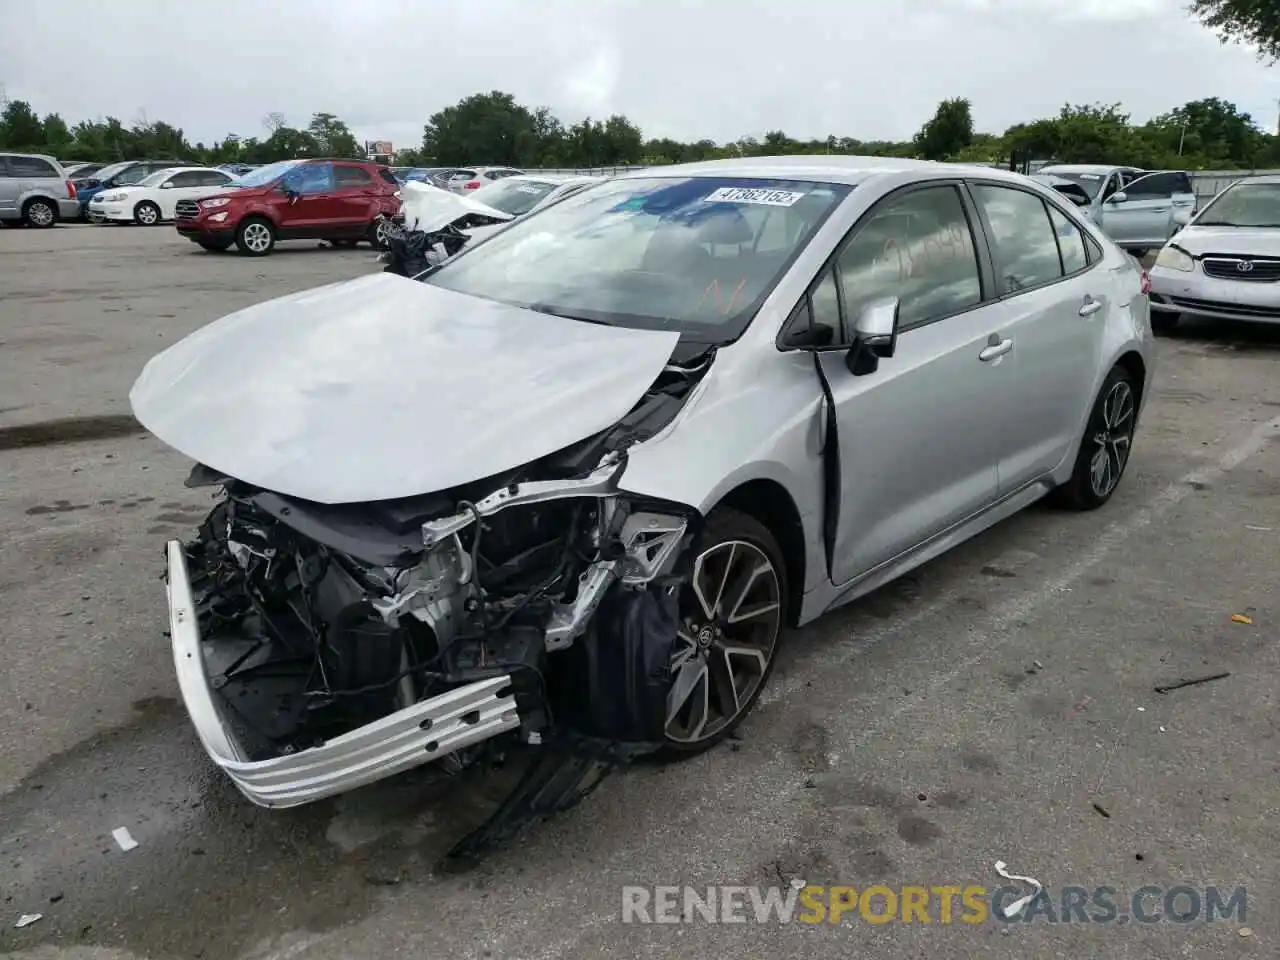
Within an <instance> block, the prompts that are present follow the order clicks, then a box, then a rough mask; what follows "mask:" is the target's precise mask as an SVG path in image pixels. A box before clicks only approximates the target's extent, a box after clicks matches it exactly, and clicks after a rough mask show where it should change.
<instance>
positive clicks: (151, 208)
mask: <svg viewBox="0 0 1280 960" xmlns="http://www.w3.org/2000/svg"><path fill="white" fill-rule="evenodd" d="M133 220H134V222H135V223H136V224H138V226H140V227H154V226H155V225H156V224H158V223H159V222H160V208H159V207H157V206H156V205H155V204H154V203H152V202H151V201H150V200H143V201H142V202H141V203H139V204H138V205H137V206H136V207H134V208H133Z"/></svg>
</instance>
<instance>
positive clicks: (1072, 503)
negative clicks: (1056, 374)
mask: <svg viewBox="0 0 1280 960" xmlns="http://www.w3.org/2000/svg"><path fill="white" fill-rule="evenodd" d="M1137 419H1138V385H1137V384H1136V383H1134V380H1133V377H1132V375H1130V373H1129V371H1128V370H1126V369H1125V368H1124V367H1122V366H1119V365H1118V364H1117V365H1116V366H1114V367H1112V368H1111V372H1110V373H1108V374H1107V378H1106V379H1105V380H1104V381H1102V389H1101V390H1099V391H1098V396H1097V399H1095V400H1094V402H1093V409H1092V410H1091V411H1090V412H1089V420H1088V423H1087V424H1086V425H1085V428H1084V436H1083V437H1081V438H1080V450H1079V452H1078V453H1077V454H1076V465H1075V469H1074V470H1073V471H1072V473H1071V479H1070V480H1068V481H1067V482H1066V483H1064V484H1063V485H1062V486H1060V487H1059V488H1058V489H1057V490H1055V491H1054V492H1053V502H1054V503H1055V504H1056V505H1057V506H1060V507H1065V508H1066V509H1068V510H1096V509H1098V507H1100V506H1102V505H1103V504H1104V503H1106V502H1107V501H1108V500H1110V499H1111V495H1112V494H1114V493H1115V492H1116V488H1117V487H1119V486H1120V481H1121V479H1123V477H1124V470H1125V467H1127V466H1128V465H1129V455H1130V453H1131V452H1132V450H1133V434H1134V428H1135V426H1136V424H1137Z"/></svg>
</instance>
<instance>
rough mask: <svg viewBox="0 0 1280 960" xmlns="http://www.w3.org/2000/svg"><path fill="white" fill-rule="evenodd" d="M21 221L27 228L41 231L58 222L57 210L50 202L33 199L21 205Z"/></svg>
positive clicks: (41, 198)
mask: <svg viewBox="0 0 1280 960" xmlns="http://www.w3.org/2000/svg"><path fill="white" fill-rule="evenodd" d="M22 219H23V221H24V222H25V223H26V224H27V225H28V226H32V227H39V228H40V229H42V230H43V229H46V228H48V227H52V226H53V225H54V224H56V223H57V222H58V208H57V207H55V206H54V205H53V202H52V201H51V200H46V199H44V198H43V197H34V198H32V199H30V200H28V201H27V202H26V203H24V204H23V205H22Z"/></svg>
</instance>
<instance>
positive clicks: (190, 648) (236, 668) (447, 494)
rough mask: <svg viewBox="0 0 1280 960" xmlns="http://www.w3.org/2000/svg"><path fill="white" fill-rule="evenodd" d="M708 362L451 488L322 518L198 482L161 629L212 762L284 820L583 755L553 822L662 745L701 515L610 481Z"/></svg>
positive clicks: (552, 776)
mask: <svg viewBox="0 0 1280 960" xmlns="http://www.w3.org/2000/svg"><path fill="white" fill-rule="evenodd" d="M708 362H709V361H708V360H706V359H705V358H704V360H703V362H702V364H701V365H700V366H697V367H694V368H690V369H681V368H676V367H672V368H669V371H668V373H666V374H664V377H663V379H662V380H660V382H659V383H658V384H655V387H654V389H653V390H652V391H650V393H649V394H648V395H647V396H646V398H645V399H644V400H643V401H642V402H641V403H640V404H639V405H638V406H637V407H636V408H635V409H634V410H633V411H632V413H631V414H630V415H628V417H627V418H625V419H624V420H623V421H622V422H620V423H619V424H617V425H615V427H613V428H612V429H611V430H609V431H606V432H605V433H603V434H600V435H597V436H593V437H591V438H589V439H587V440H585V441H582V442H581V443H579V444H575V445H574V446H573V447H571V448H569V449H567V450H561V451H558V452H557V453H555V454H553V455H550V456H548V457H545V458H543V459H542V460H539V461H537V462H536V463H533V464H529V465H526V466H525V467H522V468H520V469H518V470H514V471H511V472H509V473H508V474H506V475H503V476H500V477H490V478H486V479H484V480H481V481H477V482H475V483H472V484H468V485H466V486H465V487H463V488H458V489H453V490H448V491H444V492H441V493H433V494H428V495H424V496H421V497H412V498H408V499H402V500H396V501H379V502H373V503H364V504H339V505H324V504H318V503H314V502H310V501H305V500H300V499H297V498H294V497H289V496H285V495H282V494H279V493H275V492H272V491H269V490H263V489H260V488H256V487H253V486H251V485H248V484H245V483H243V482H241V481H239V480H236V479H235V478H231V477H226V476H221V475H219V474H218V473H217V472H216V471H213V470H210V469H208V468H206V467H203V466H197V467H196V468H195V469H194V470H193V471H192V476H191V478H190V479H189V480H188V485H190V486H216V487H220V488H221V490H220V494H219V498H218V502H217V504H216V506H215V507H214V509H213V510H212V512H211V513H210V514H209V516H208V518H207V519H206V520H205V522H204V523H203V525H202V526H201V528H200V530H199V532H198V535H197V536H196V537H195V538H194V539H193V540H192V541H190V542H187V543H182V542H179V541H176V540H175V541H170V542H169V543H168V544H167V546H166V554H167V570H168V596H169V616H170V629H171V639H172V646H173V656H174V662H175V666H176V669H177V673H178V679H179V683H180V686H181V690H182V695H183V698H184V700H185V702H186V705H187V708H188V711H189V713H190V716H191V719H192V721H193V723H194V725H195V727H196V729H197V732H198V735H199V737H200V739H201V741H202V742H203V744H204V746H205V748H206V750H207V751H208V753H209V755H210V757H212V759H213V760H214V762H215V763H217V764H218V766H219V767H221V768H222V769H223V770H224V771H225V772H226V773H227V775H228V776H229V777H230V778H231V779H232V780H233V781H234V782H235V784H236V786H237V787H238V788H239V789H240V790H241V791H242V792H243V793H244V794H245V796H247V797H248V798H249V799H250V800H252V801H253V802H254V803H256V804H259V805H261V806H265V807H288V806H296V805H299V804H304V803H308V802H311V801H315V800H319V799H321V798H324V797H328V796H332V795H335V794H339V793H343V792H346V791H348V790H351V789H354V788H356V787H359V786H362V785H365V784H368V783H371V782H373V781H376V780H380V779H382V778H385V777H387V776H391V775H393V774H396V773H399V772H401V771H404V770H407V769H410V768H412V767H417V766H420V765H422V764H427V763H432V762H439V763H442V764H445V765H446V766H447V767H448V769H449V770H450V771H456V770H459V769H461V768H463V767H466V766H470V765H472V764H474V763H476V762H478V761H480V760H482V759H483V758H484V757H485V756H486V754H489V753H493V752H500V751H504V750H507V749H510V748H511V747H513V746H515V745H518V744H523V745H525V746H531V745H533V746H536V745H542V746H543V747H547V746H552V745H559V746H560V747H561V748H563V747H564V745H565V744H566V743H569V742H571V741H572V742H573V743H575V744H577V745H578V746H577V747H575V748H573V749H574V750H577V752H578V758H579V759H581V757H582V756H584V755H587V754H589V755H590V756H591V758H592V764H593V765H594V773H591V774H590V775H584V776H583V777H581V778H579V780H578V781H575V784H572V785H568V786H563V787H562V788H557V792H556V793H555V795H554V796H547V797H545V798H544V799H545V803H544V807H545V810H544V812H551V811H552V810H554V809H558V808H560V807H563V806H564V805H565V798H566V796H568V795H570V794H573V793H575V792H577V793H582V792H585V791H586V790H588V789H590V786H591V785H593V783H594V782H596V781H598V779H599V777H600V776H602V775H603V771H605V770H606V769H607V767H608V766H609V765H610V764H612V763H615V762H621V761H624V760H625V759H626V755H627V754H628V752H630V753H631V754H634V753H635V752H647V751H648V750H651V749H654V748H656V747H657V746H658V745H659V744H660V741H661V740H662V730H663V724H664V722H665V719H666V718H665V706H666V697H667V692H668V690H669V686H670V670H669V666H670V661H671V650H672V644H673V643H674V642H675V640H676V631H677V628H678V622H677V621H678V611H677V594H678V589H677V584H678V582H679V577H680V576H681V575H682V571H681V570H680V569H679V568H680V564H681V562H682V559H683V558H684V556H685V548H686V547H687V546H688V545H689V543H690V541H691V540H692V538H693V537H694V535H695V534H696V532H697V527H698V524H699V517H698V515H697V514H696V513H695V512H694V511H691V510H689V509H688V508H685V507H682V506H680V505H676V504H665V503H645V502H640V501H637V500H635V499H633V498H630V497H628V496H626V495H623V494H621V493H619V491H618V488H617V480H618V478H619V476H620V474H621V473H622V471H623V470H624V469H625V465H626V453H625V448H626V447H627V446H628V445H630V444H632V443H635V442H639V441H642V440H644V439H646V438H647V437H651V436H653V435H654V434H655V433H657V432H658V431H660V430H661V429H662V428H663V427H664V426H665V425H666V424H667V423H669V422H670V421H671V419H672V418H673V417H674V415H675V413H676V412H677V411H678V409H679V408H680V407H681V406H682V405H683V403H684V401H685V399H686V398H687V396H688V394H689V392H690V391H691V390H692V389H693V388H694V386H695V385H696V383H697V381H698V380H699V379H700V377H701V373H702V371H703V370H705V368H706V364H707V363H708ZM579 747H581V748H582V749H578V748H579ZM583 750H585V751H586V753H585V754H584V753H583ZM571 752H572V751H571ZM556 776H558V774H556V773H555V771H551V772H547V773H546V774H545V776H544V777H543V780H544V781H545V782H543V783H539V784H532V785H531V784H529V783H525V784H524V785H522V787H521V791H520V792H521V795H522V796H525V797H527V798H535V799H536V798H537V797H539V796H541V795H542V794H545V793H546V787H547V784H550V783H553V782H554V781H555V780H556ZM536 805H537V804H536V803H534V802H533V800H531V801H530V804H526V806H527V807H528V809H524V810H523V811H515V812H512V811H511V810H508V811H507V812H506V813H505V814H504V816H505V817H508V819H510V818H513V817H514V818H516V819H518V818H519V817H520V816H526V817H527V816H531V815H533V814H534V813H536V812H537V811H535V810H534V809H533V807H535V806H536ZM491 826H492V825H491ZM489 832H490V833H494V831H493V830H492V829H491V830H490V831H489ZM496 832H497V833H502V831H501V830H498V831H496Z"/></svg>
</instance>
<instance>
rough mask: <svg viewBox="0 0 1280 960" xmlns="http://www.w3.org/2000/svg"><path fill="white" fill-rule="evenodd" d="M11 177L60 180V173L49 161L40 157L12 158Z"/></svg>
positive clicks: (10, 160)
mask: <svg viewBox="0 0 1280 960" xmlns="http://www.w3.org/2000/svg"><path fill="white" fill-rule="evenodd" d="M9 176H11V177H32V178H39V179H49V178H52V179H54V180H57V179H58V171H57V170H56V169H55V168H54V166H53V164H51V163H50V162H49V161H48V160H41V159H40V158H39V157H10V158H9Z"/></svg>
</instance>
